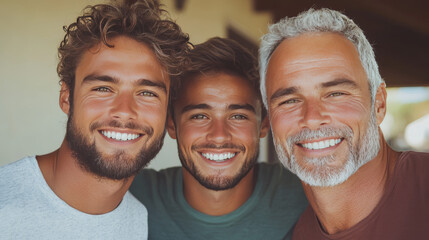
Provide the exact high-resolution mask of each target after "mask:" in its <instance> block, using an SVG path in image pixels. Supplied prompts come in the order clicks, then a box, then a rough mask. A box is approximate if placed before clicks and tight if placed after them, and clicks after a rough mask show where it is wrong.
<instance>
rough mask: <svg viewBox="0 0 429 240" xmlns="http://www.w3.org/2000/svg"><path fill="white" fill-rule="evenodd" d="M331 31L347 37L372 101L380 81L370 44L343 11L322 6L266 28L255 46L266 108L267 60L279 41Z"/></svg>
mask: <svg viewBox="0 0 429 240" xmlns="http://www.w3.org/2000/svg"><path fill="white" fill-rule="evenodd" d="M320 32H332V33H338V34H341V35H343V36H344V37H345V38H347V39H348V40H350V41H351V42H352V43H353V45H354V46H355V47H356V49H357V51H358V53H359V58H360V61H361V64H362V66H363V68H364V69H365V73H366V76H367V78H368V82H369V89H370V91H371V99H372V102H374V99H375V94H376V93H377V88H378V87H379V86H380V84H381V83H383V82H384V80H383V79H382V78H381V76H380V73H379V71H378V65H377V62H376V61H375V55H374V51H373V50H372V47H371V44H370V43H369V42H368V40H367V39H366V37H365V35H364V34H363V31H362V29H360V28H359V27H358V26H357V25H356V24H355V23H354V22H353V20H351V19H350V18H348V17H347V16H345V15H344V14H342V13H340V12H338V11H335V10H331V9H327V8H322V9H319V10H315V9H312V8H310V9H309V10H308V11H305V12H302V13H300V14H299V15H298V16H296V17H291V18H288V17H285V18H283V19H281V20H280V21H279V22H278V23H275V24H273V25H271V26H270V27H269V30H268V33H267V34H265V35H264V36H263V37H262V39H261V47H260V49H259V64H260V70H259V71H260V77H261V95H262V100H263V102H264V105H265V107H266V108H267V109H269V108H268V100H267V91H266V86H265V80H266V78H265V77H266V73H267V66H268V62H269V61H270V58H271V55H272V53H273V52H274V50H275V49H276V48H277V46H279V45H280V43H281V42H282V41H283V40H285V39H288V38H293V37H296V36H298V35H301V34H304V33H320Z"/></svg>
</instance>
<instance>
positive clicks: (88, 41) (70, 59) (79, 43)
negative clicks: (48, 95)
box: [57, 0, 191, 102]
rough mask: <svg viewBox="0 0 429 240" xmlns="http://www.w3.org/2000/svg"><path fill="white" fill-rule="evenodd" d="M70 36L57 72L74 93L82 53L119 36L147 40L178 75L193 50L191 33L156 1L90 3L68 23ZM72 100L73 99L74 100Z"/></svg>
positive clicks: (66, 28)
mask: <svg viewBox="0 0 429 240" xmlns="http://www.w3.org/2000/svg"><path fill="white" fill-rule="evenodd" d="M64 31H65V32H66V35H65V36H64V39H63V41H62V42H61V44H60V47H59V48H58V56H59V60H60V61H59V63H58V67H57V72H58V75H59V77H60V84H66V85H67V87H68V88H69V91H70V96H71V97H72V96H73V89H74V84H75V72H76V67H77V65H78V64H79V61H80V59H81V57H82V55H83V54H84V53H85V52H86V51H87V50H89V49H91V48H92V47H94V46H95V45H97V44H99V43H103V44H105V45H106V46H108V47H113V45H111V44H109V40H110V39H112V38H114V37H117V36H127V37H130V38H132V39H134V40H136V41H138V42H141V43H145V44H146V45H147V46H148V47H149V48H151V49H152V50H153V52H154V53H155V56H156V58H157V59H158V61H159V62H160V63H161V65H163V66H164V67H165V69H166V70H167V72H168V74H169V75H170V76H171V77H172V78H174V77H175V76H177V75H179V74H180V73H181V68H180V66H179V65H180V63H181V62H182V61H183V60H184V58H185V57H186V55H187V53H188V52H189V49H190V46H191V44H190V43H189V36H188V34H185V33H183V32H182V31H181V29H180V27H179V26H178V25H177V24H176V23H175V22H174V21H172V20H171V19H170V17H169V16H168V13H167V12H166V11H165V10H163V9H161V4H159V2H158V1H156V0H124V1H120V2H119V1H114V2H112V3H111V4H98V5H94V6H87V7H86V8H85V9H84V11H83V15H82V16H79V17H78V18H77V19H76V22H74V23H72V24H70V25H69V26H64ZM70 102H72V99H70Z"/></svg>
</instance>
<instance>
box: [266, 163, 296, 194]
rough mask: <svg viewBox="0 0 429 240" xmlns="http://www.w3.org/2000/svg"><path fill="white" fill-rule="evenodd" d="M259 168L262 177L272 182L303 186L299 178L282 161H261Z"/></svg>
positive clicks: (293, 186) (294, 186)
mask: <svg viewBox="0 0 429 240" xmlns="http://www.w3.org/2000/svg"><path fill="white" fill-rule="evenodd" d="M258 168H259V170H258V173H259V174H260V178H261V179H265V180H266V181H269V182H270V184H281V185H283V186H286V187H292V188H299V189H301V188H302V185H301V181H300V180H299V178H298V177H297V176H296V175H295V174H293V173H291V172H290V171H289V170H287V169H286V168H285V167H284V166H283V165H282V164H281V163H259V164H258ZM258 178H259V177H258Z"/></svg>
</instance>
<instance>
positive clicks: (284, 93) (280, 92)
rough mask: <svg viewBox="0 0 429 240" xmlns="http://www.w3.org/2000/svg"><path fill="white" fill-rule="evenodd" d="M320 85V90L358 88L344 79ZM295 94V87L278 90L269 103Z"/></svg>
mask: <svg viewBox="0 0 429 240" xmlns="http://www.w3.org/2000/svg"><path fill="white" fill-rule="evenodd" d="M320 85H321V87H322V88H328V87H333V86H338V85H349V86H351V87H353V88H358V85H357V84H356V83H355V82H354V81H352V80H349V79H346V78H338V79H334V80H332V81H329V82H324V83H322V84H320ZM296 92H298V88H297V87H289V88H281V89H278V90H277V91H276V92H274V94H273V95H272V96H271V101H274V100H276V99H277V98H280V97H283V96H287V95H291V94H294V93H296Z"/></svg>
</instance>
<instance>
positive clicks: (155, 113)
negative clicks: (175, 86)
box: [137, 106, 167, 132]
mask: <svg viewBox="0 0 429 240" xmlns="http://www.w3.org/2000/svg"><path fill="white" fill-rule="evenodd" d="M137 111H138V112H139V115H140V119H142V120H143V121H144V122H147V123H149V124H150V125H151V126H152V127H153V128H154V130H155V131H158V132H161V131H164V128H165V122H166V120H167V110H166V109H165V108H159V107H153V106H140V107H139V108H138V110H137Z"/></svg>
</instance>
